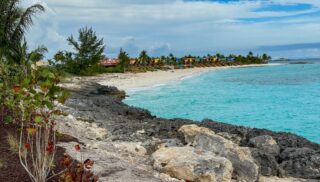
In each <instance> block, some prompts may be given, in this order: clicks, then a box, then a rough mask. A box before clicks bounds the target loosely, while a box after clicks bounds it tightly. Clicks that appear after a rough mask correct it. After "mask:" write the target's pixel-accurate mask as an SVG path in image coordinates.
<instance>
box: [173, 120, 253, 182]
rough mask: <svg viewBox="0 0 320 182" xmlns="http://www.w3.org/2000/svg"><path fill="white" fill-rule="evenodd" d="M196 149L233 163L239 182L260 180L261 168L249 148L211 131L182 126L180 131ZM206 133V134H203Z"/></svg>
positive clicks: (234, 174) (197, 127)
mask: <svg viewBox="0 0 320 182" xmlns="http://www.w3.org/2000/svg"><path fill="white" fill-rule="evenodd" d="M179 131H180V132H182V133H183V134H184V136H185V137H186V141H188V143H191V144H192V145H193V146H194V147H195V148H196V149H198V150H204V151H210V152H212V153H214V155H215V156H219V157H224V158H227V159H229V160H230V161H231V163H232V166H233V169H234V173H233V177H234V178H236V179H237V180H239V181H248V182H253V181H257V180H258V176H259V167H258V165H257V164H256V163H255V160H254V159H253V158H252V156H251V152H250V150H249V148H245V147H239V146H238V145H236V144H234V143H233V142H231V141H229V140H226V139H225V138H223V137H221V136H218V135H215V134H214V132H212V131H210V130H209V129H206V128H202V127H199V126H195V125H188V126H182V127H181V129H180V130H179ZM201 131H204V132H201Z"/></svg>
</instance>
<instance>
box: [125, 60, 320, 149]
mask: <svg viewBox="0 0 320 182" xmlns="http://www.w3.org/2000/svg"><path fill="white" fill-rule="evenodd" d="M129 95H130V97H129V98H127V99H126V100H125V102H126V103H127V104H129V105H133V106H138V107H141V108H145V109H148V110H150V112H151V113H152V114H154V115H156V116H158V117H164V118H187V119H193V120H198V121H200V120H202V119H204V118H210V119H213V120H216V121H221V122H225V123H231V124H236V125H244V126H249V127H256V128H266V129H270V130H273V131H286V132H293V133H296V134H299V135H301V136H303V137H305V138H307V139H309V140H311V141H314V142H317V143H320V64H305V65H279V66H267V67H253V68H237V69H223V70H217V71H212V72H208V73H204V74H202V75H200V76H196V77H193V78H189V79H184V80H181V81H179V82H175V83H171V84H168V85H164V86H161V87H157V88H153V89H151V90H143V91H137V92H133V93H129Z"/></svg>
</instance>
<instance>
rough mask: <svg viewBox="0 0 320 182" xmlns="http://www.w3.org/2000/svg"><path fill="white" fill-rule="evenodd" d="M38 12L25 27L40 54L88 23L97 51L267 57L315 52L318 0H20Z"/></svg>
mask: <svg viewBox="0 0 320 182" xmlns="http://www.w3.org/2000/svg"><path fill="white" fill-rule="evenodd" d="M32 3H41V4H42V5H44V6H45V7H46V12H45V13H42V14H40V15H38V16H37V17H36V18H35V24H34V26H33V27H32V28H31V29H30V30H29V31H28V34H27V40H28V41H29V42H30V47H31V48H35V47H37V46H38V45H45V46H46V47H48V49H49V53H48V54H47V56H46V57H47V59H50V58H52V56H53V55H54V53H56V52H57V51H59V50H69V51H71V50H72V47H70V46H69V45H68V43H67V41H66V39H67V38H68V37H69V36H70V35H74V36H77V35H78V29H80V28H82V27H85V26H88V27H92V28H93V29H94V30H95V31H96V33H97V35H98V36H99V37H101V38H103V39H104V43H105V44H106V50H105V54H106V56H108V57H116V56H117V54H118V53H119V50H120V48H123V49H124V50H125V51H127V52H128V53H129V55H130V56H131V57H134V56H137V55H138V54H139V52H141V51H142V50H146V51H147V52H148V54H150V55H151V56H160V55H168V54H169V53H173V54H174V55H176V56H184V55H187V54H193V55H199V56H202V55H207V54H215V53H217V52H219V53H223V54H230V53H233V54H243V55H246V54H247V53H248V52H249V51H253V52H254V53H255V54H262V53H268V54H270V55H271V56H272V57H273V58H282V57H284V58H317V57H320V0H67V1H66V0H25V1H24V4H23V6H27V5H30V4H32Z"/></svg>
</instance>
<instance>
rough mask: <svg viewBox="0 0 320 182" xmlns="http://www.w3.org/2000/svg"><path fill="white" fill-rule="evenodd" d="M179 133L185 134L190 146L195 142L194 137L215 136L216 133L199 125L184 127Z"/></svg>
mask: <svg viewBox="0 0 320 182" xmlns="http://www.w3.org/2000/svg"><path fill="white" fill-rule="evenodd" d="M179 132H181V133H183V134H184V137H185V141H186V142H187V143H188V144H191V143H192V142H193V141H194V137H195V136H196V135H198V134H207V135H214V134H215V133H214V132H213V131H212V130H210V129H208V128H204V127H199V126H198V125H195V124H192V125H184V126H182V127H181V128H180V129H179Z"/></svg>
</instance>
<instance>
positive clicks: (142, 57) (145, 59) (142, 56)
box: [139, 50, 150, 66]
mask: <svg viewBox="0 0 320 182" xmlns="http://www.w3.org/2000/svg"><path fill="white" fill-rule="evenodd" d="M149 61H150V57H149V56H148V54H147V51H145V50H143V51H141V53H140V55H139V62H140V64H142V65H143V66H146V65H148V64H149Z"/></svg>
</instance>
